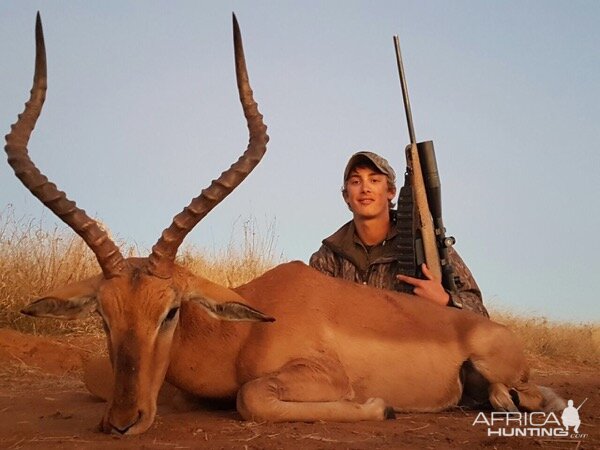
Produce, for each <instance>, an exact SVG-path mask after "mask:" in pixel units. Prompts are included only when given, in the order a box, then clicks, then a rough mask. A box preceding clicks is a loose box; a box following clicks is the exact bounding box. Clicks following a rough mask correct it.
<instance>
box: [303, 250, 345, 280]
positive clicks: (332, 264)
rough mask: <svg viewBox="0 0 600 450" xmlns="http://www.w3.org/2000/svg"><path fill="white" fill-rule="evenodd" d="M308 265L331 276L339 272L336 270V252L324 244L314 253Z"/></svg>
mask: <svg viewBox="0 0 600 450" xmlns="http://www.w3.org/2000/svg"><path fill="white" fill-rule="evenodd" d="M308 265H309V266H311V267H312V268H314V269H317V270H318V271H319V272H322V273H324V274H325V275H329V276H330V277H335V276H336V274H337V273H338V272H339V270H336V269H337V262H336V258H335V255H334V253H333V252H332V251H331V250H330V249H329V248H327V247H325V246H324V245H321V248H320V249H319V250H317V251H316V252H315V253H313V254H312V256H311V257H310V261H309V262H308Z"/></svg>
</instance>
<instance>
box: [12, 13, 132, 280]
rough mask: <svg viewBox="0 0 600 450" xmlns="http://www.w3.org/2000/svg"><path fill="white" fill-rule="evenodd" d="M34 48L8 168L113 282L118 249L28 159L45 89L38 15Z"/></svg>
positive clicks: (119, 265) (121, 263)
mask: <svg viewBox="0 0 600 450" xmlns="http://www.w3.org/2000/svg"><path fill="white" fill-rule="evenodd" d="M35 47H36V51H35V74H34V76H33V87H32V88H31V95H30V97H29V101H28V102H27V103H25V110H24V111H23V113H22V114H20V115H19V116H18V119H17V122H16V123H15V124H14V125H12V126H11V131H10V133H9V134H7V135H6V146H5V147H4V149H5V150H6V153H7V155H8V164H10V166H11V167H12V168H13V170H14V172H15V175H16V176H17V178H19V180H21V182H22V183H23V184H24V185H25V187H26V188H27V189H29V190H30V191H31V193H32V194H33V195H35V196H36V197H37V198H38V199H39V200H40V201H41V202H42V203H43V204H44V205H46V206H47V207H48V208H49V209H50V210H51V211H52V212H53V213H54V214H56V215H57V216H58V217H59V218H60V219H61V220H62V221H63V222H65V223H66V224H67V225H69V227H71V228H72V229H73V231H75V233H77V234H78V235H79V236H81V237H82V238H83V240H84V241H85V243H86V244H87V245H88V247H90V248H91V249H92V251H93V252H94V254H95V255H96V258H97V259H98V263H99V264H100V267H101V268H102V272H103V273H104V277H105V278H112V277H114V276H116V275H118V274H119V272H120V271H121V270H122V269H123V267H124V263H125V261H124V259H123V256H122V255H121V252H120V251H119V248H118V247H117V246H116V245H115V243H114V242H113V241H112V240H111V239H110V238H109V237H108V234H107V232H106V231H104V230H103V229H102V228H100V226H98V223H97V222H96V221H95V220H94V219H92V218H90V217H89V216H88V215H87V214H86V213H85V211H84V210H82V209H79V208H78V207H77V205H76V204H75V202H73V201H71V200H69V199H68V198H67V196H66V194H65V193H64V192H62V191H60V190H58V188H57V187H56V185H55V184H53V183H51V182H50V181H48V178H46V176H44V175H43V174H42V173H41V172H40V171H39V170H38V168H37V167H36V166H35V164H34V163H33V161H31V158H30V157H29V155H28V151H27V143H28V142H29V137H30V136H31V132H32V131H33V129H34V127H35V123H36V121H37V119H38V117H39V116H40V113H41V112H42V106H43V104H44V100H45V99H46V89H47V87H48V83H47V76H46V48H45V45H44V33H43V30H42V20H41V18H40V13H39V12H38V14H37V18H36V24H35Z"/></svg>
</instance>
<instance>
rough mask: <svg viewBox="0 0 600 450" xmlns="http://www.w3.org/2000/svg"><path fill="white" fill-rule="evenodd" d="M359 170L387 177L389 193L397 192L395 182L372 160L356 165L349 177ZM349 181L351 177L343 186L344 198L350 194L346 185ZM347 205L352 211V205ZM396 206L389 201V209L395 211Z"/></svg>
mask: <svg viewBox="0 0 600 450" xmlns="http://www.w3.org/2000/svg"><path fill="white" fill-rule="evenodd" d="M357 168H360V169H370V170H372V171H373V172H377V173H380V174H381V175H385V179H386V180H387V185H388V191H395V190H396V185H395V184H394V182H393V181H392V180H390V177H389V176H388V175H386V174H384V173H383V172H382V171H381V170H379V168H378V167H377V166H376V165H375V164H373V163H372V162H371V161H370V160H368V159H364V160H362V161H359V162H357V163H356V164H355V165H353V166H352V167H351V168H350V170H348V175H350V174H351V173H352V171H353V170H356V169H357ZM349 179H350V176H348V178H347V179H346V180H344V185H343V186H342V194H343V195H344V196H345V195H346V194H347V193H348V190H347V189H346V185H347V184H348V180H349ZM346 204H347V205H348V209H350V205H349V204H348V202H346ZM394 206H396V204H395V203H394V201H393V200H388V208H389V209H393V208H394ZM350 211H352V209H350Z"/></svg>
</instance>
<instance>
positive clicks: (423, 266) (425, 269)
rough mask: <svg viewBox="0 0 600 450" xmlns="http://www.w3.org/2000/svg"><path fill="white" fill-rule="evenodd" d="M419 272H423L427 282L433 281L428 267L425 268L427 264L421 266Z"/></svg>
mask: <svg viewBox="0 0 600 450" xmlns="http://www.w3.org/2000/svg"><path fill="white" fill-rule="evenodd" d="M421 271H422V272H423V275H425V276H426V277H427V279H428V280H433V274H432V273H431V271H430V270H429V267H427V264H425V263H423V264H421Z"/></svg>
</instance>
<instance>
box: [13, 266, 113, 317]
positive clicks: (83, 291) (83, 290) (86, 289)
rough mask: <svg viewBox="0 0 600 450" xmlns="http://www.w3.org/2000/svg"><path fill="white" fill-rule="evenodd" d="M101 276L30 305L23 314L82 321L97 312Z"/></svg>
mask: <svg viewBox="0 0 600 450" xmlns="http://www.w3.org/2000/svg"><path fill="white" fill-rule="evenodd" d="M102 280H103V277H102V276H101V275H99V276H96V277H92V278H88V279H86V280H83V281H78V282H76V283H72V284H69V285H67V286H64V287H62V288H60V289H57V290H55V291H52V292H50V293H49V294H48V295H45V296H44V297H42V298H40V299H38V300H36V301H34V302H32V303H30V304H29V305H28V306H26V307H25V308H23V309H22V310H21V313H23V314H27V315H28V316H33V317H52V318H55V319H68V320H72V319H82V318H84V317H87V316H88V315H90V314H91V313H93V312H94V311H96V308H97V305H98V302H97V300H96V294H97V292H98V287H99V286H100V282H101V281H102Z"/></svg>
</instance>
